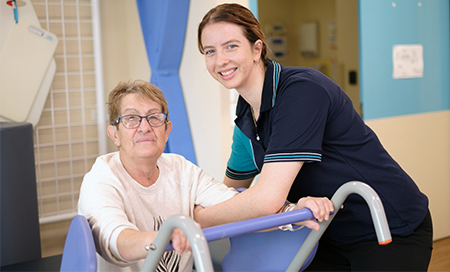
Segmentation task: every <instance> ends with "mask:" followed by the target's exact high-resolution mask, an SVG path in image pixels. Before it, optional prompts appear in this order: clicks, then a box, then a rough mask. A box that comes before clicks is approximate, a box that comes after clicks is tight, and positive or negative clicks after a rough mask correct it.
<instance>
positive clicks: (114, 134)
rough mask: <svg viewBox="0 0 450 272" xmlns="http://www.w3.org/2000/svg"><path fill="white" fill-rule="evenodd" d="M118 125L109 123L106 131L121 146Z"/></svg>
mask: <svg viewBox="0 0 450 272" xmlns="http://www.w3.org/2000/svg"><path fill="white" fill-rule="evenodd" d="M117 130H118V128H117V126H113V125H109V126H108V127H107V129H106V132H107V134H108V136H109V138H111V139H112V140H113V142H114V143H115V144H116V145H117V146H118V147H120V141H119V136H118V135H117Z"/></svg>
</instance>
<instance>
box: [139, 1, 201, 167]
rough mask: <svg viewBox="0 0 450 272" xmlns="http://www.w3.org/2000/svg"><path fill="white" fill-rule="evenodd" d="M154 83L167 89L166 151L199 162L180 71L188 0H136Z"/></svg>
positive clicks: (165, 93) (165, 90)
mask: <svg viewBox="0 0 450 272" xmlns="http://www.w3.org/2000/svg"><path fill="white" fill-rule="evenodd" d="M136 3H137V7H138V13H139V18H140V21H141V28H142V34H143V36H144V41H145V47H146V49H147V57H148V60H149V63H150V66H151V71H152V76H151V81H150V82H151V83H153V84H155V85H156V86H158V87H159V88H160V89H161V90H162V91H163V93H164V96H165V97H166V100H167V102H168V105H169V116H170V120H171V121H172V123H173V129H172V132H171V133H170V136H169V141H168V142H167V144H166V150H165V152H172V153H177V154H180V155H183V156H184V157H185V158H186V159H188V160H190V161H191V162H193V163H196V158H195V151H194V146H193V142H192V136H191V131H190V127H189V120H188V116H187V111H186V106H185V102H184V96H183V91H182V88H181V83H180V78H179V75H178V71H179V67H180V63H181V57H182V54H183V48H184V38H185V35H186V26H187V17H188V14H189V0H183V1H177V0H164V1H147V0H136Z"/></svg>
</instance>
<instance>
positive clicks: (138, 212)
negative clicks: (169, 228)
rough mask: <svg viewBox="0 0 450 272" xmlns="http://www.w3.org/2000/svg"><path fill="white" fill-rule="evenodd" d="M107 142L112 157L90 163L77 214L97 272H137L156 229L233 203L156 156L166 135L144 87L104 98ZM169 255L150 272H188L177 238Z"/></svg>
mask: <svg viewBox="0 0 450 272" xmlns="http://www.w3.org/2000/svg"><path fill="white" fill-rule="evenodd" d="M108 106H109V107H108V111H109V118H110V125H109V126H108V131H107V133H108V136H109V137H110V138H111V139H112V140H113V141H114V143H115V144H116V145H117V146H118V148H119V151H117V152H113V153H110V154H107V155H103V156H100V157H98V158H97V160H96V161H95V163H94V165H93V167H92V169H91V171H90V172H89V173H87V174H86V175H85V177H84V179H83V183H82V185H81V190H80V198H79V203H78V209H79V213H80V214H82V215H85V216H86V217H87V219H88V221H89V224H90V226H91V228H92V232H93V235H94V240H95V243H96V247H97V253H98V254H99V255H100V258H98V260H99V262H98V270H99V271H139V270H140V268H141V267H142V265H143V261H144V258H145V257H146V255H147V253H148V251H147V250H148V245H150V244H151V243H152V241H153V240H154V238H155V236H156V234H157V231H158V230H159V228H160V226H161V224H162V223H163V222H164V221H165V220H166V219H167V218H168V217H170V216H172V215H175V214H184V215H186V216H190V217H193V216H194V206H195V205H201V206H203V207H209V206H211V205H214V204H216V203H219V202H222V201H224V200H227V199H229V198H231V197H233V196H234V195H235V194H236V191H235V190H234V189H229V188H228V187H227V186H225V185H224V184H223V183H221V182H218V181H216V180H214V179H213V178H211V177H210V176H208V175H207V174H206V173H205V172H204V171H202V170H201V169H200V168H198V167H197V166H195V165H194V164H192V163H191V162H189V161H187V160H186V159H184V158H183V157H182V156H179V155H175V154H163V151H164V147H165V144H166V142H167V140H168V138H169V134H170V131H171V129H172V123H171V122H170V121H169V118H168V114H169V111H168V107H167V102H166V100H165V98H164V95H163V93H162V92H161V91H160V90H159V89H158V88H157V87H156V86H154V85H152V84H150V83H148V82H145V81H129V82H121V83H119V85H117V87H116V88H115V89H114V90H113V91H112V92H111V93H110V95H109V101H108ZM172 242H173V246H174V248H175V251H170V252H166V253H165V254H164V256H163V258H162V260H161V262H160V264H159V267H158V271H190V270H192V264H193V259H192V256H191V253H190V252H188V251H189V250H190V246H189V243H188V242H187V239H186V236H185V235H184V234H183V233H182V232H181V230H176V231H174V233H173V235H172Z"/></svg>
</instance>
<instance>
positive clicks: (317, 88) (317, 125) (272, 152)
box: [264, 78, 330, 163]
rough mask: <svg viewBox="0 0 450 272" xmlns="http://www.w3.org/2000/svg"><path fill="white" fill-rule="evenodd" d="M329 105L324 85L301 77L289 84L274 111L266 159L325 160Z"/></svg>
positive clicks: (266, 160)
mask: <svg viewBox="0 0 450 272" xmlns="http://www.w3.org/2000/svg"><path fill="white" fill-rule="evenodd" d="M329 107H330V98H329V96H328V93H327V91H326V90H325V89H324V88H323V86H322V85H321V84H317V83H316V82H313V81H312V80H310V79H307V78H299V79H298V80H293V81H291V84H290V85H289V86H285V88H283V90H282V91H281V92H280V93H279V94H278V97H277V101H276V104H275V108H274V110H273V111H272V112H273V116H272V134H271V136H270V142H269V145H268V148H267V151H266V154H265V158H264V162H265V163H266V162H281V161H305V162H314V161H321V159H322V144H323V139H324V133H325V127H326V122H327V116H328V109H329Z"/></svg>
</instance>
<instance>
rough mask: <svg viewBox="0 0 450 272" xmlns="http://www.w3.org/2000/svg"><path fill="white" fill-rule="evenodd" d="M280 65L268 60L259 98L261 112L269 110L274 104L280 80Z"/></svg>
mask: <svg viewBox="0 0 450 272" xmlns="http://www.w3.org/2000/svg"><path fill="white" fill-rule="evenodd" d="M280 73H281V65H280V64H279V63H277V62H274V61H271V60H269V61H268V64H267V71H266V75H265V77H264V85H263V90H262V98H261V112H264V111H267V110H270V109H271V108H273V107H274V106H275V99H276V96H277V89H278V83H279V81H280Z"/></svg>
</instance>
